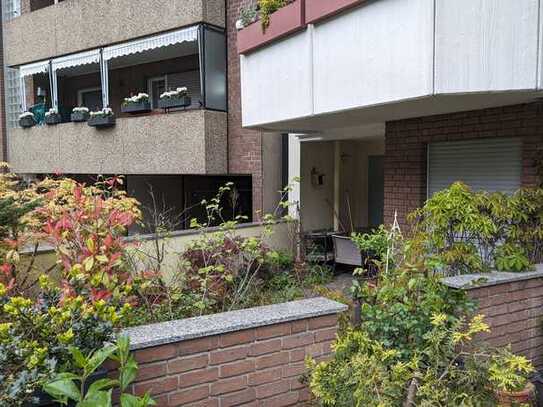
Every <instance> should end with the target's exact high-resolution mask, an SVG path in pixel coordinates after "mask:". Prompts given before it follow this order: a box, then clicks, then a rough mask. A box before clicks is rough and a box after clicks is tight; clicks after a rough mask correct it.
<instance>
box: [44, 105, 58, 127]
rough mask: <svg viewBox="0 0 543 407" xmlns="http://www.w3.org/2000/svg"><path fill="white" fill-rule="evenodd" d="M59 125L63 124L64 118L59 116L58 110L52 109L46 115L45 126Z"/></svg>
mask: <svg viewBox="0 0 543 407" xmlns="http://www.w3.org/2000/svg"><path fill="white" fill-rule="evenodd" d="M59 123H62V116H61V115H60V114H59V112H58V110H57V109H55V108H54V107H52V108H51V109H49V111H48V112H46V113H45V124H47V125H49V126H54V125H57V124H59Z"/></svg>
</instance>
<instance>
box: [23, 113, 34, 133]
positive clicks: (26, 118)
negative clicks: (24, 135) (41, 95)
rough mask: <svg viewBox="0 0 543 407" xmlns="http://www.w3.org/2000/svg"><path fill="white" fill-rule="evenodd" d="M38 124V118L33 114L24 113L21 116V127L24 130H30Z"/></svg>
mask: <svg viewBox="0 0 543 407" xmlns="http://www.w3.org/2000/svg"><path fill="white" fill-rule="evenodd" d="M36 124H37V122H36V118H35V117H34V113H32V112H24V113H22V114H21V115H20V116H19V126H21V127H22V128H23V129H28V128H30V127H33V126H35V125H36Z"/></svg>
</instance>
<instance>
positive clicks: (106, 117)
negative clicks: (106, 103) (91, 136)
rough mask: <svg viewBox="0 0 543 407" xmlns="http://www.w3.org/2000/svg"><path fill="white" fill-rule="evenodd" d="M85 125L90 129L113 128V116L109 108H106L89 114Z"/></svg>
mask: <svg viewBox="0 0 543 407" xmlns="http://www.w3.org/2000/svg"><path fill="white" fill-rule="evenodd" d="M87 124H88V125H89V126H91V127H96V128H106V127H112V126H115V115H114V114H113V110H111V109H110V108H109V107H106V108H104V109H102V110H99V111H97V112H91V113H90V117H89V121H88V122H87Z"/></svg>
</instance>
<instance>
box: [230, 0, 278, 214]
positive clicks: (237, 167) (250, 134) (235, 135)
mask: <svg viewBox="0 0 543 407" xmlns="http://www.w3.org/2000/svg"><path fill="white" fill-rule="evenodd" d="M241 3H242V0H227V2H226V5H227V7H226V32H227V44H228V171H229V173H231V174H251V175H252V178H253V219H254V220H255V221H258V220H259V217H260V213H259V211H262V208H263V168H262V133H261V132H258V131H254V130H248V129H244V128H242V127H241V81H240V67H239V55H238V50H237V30H236V20H237V19H238V18H239V8H240V5H241ZM277 165H281V163H277Z"/></svg>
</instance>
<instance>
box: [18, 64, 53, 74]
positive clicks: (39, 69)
mask: <svg viewBox="0 0 543 407" xmlns="http://www.w3.org/2000/svg"><path fill="white" fill-rule="evenodd" d="M48 70H49V60H47V61H40V62H34V63H32V64H28V65H21V66H20V67H19V76H20V77H21V78H24V77H25V76H31V75H35V74H37V73H45V72H47V71H48Z"/></svg>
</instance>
